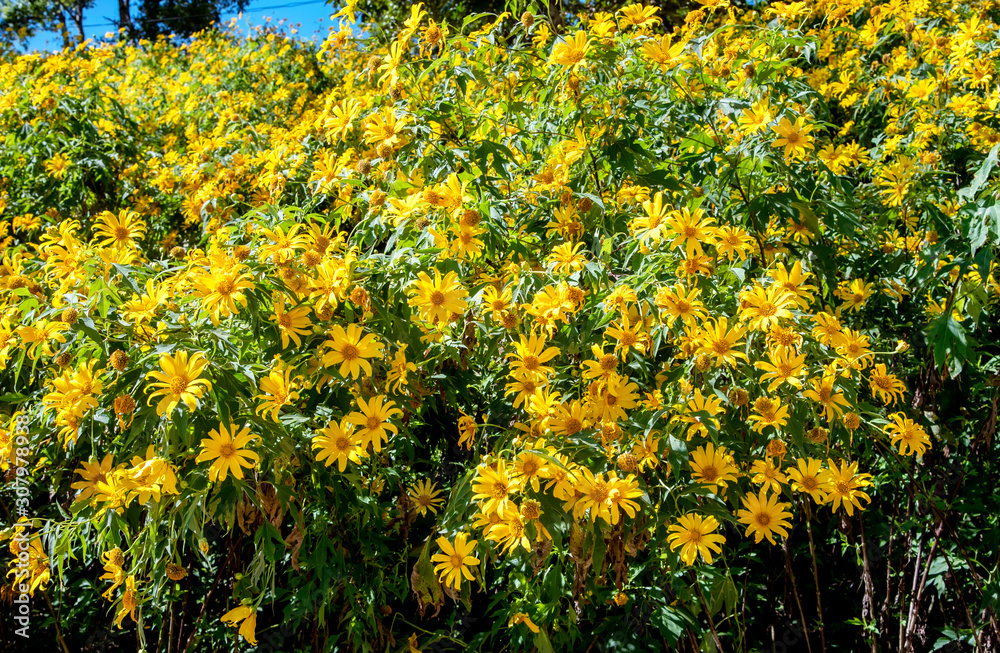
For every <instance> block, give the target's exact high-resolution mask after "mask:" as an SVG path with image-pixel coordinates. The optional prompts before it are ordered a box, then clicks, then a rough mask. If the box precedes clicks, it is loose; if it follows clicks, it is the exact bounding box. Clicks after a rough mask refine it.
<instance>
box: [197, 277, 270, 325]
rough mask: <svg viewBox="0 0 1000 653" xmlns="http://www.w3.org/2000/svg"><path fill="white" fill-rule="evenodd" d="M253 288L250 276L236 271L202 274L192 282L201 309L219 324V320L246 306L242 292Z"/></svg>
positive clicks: (213, 321) (213, 322)
mask: <svg viewBox="0 0 1000 653" xmlns="http://www.w3.org/2000/svg"><path fill="white" fill-rule="evenodd" d="M254 288H255V286H254V284H253V282H252V281H250V275H249V274H246V273H243V274H241V273H240V272H238V271H237V270H216V271H212V272H207V273H205V274H202V275H201V276H199V277H198V278H197V279H195V281H194V291H195V292H194V295H195V296H196V297H198V298H200V299H201V301H202V308H204V309H205V311H207V312H208V314H209V316H210V317H211V318H212V324H216V325H218V324H219V320H220V318H224V317H229V316H230V315H235V314H236V313H239V312H240V306H241V305H242V306H246V303H247V300H246V297H245V296H244V294H243V291H244V290H253V289H254Z"/></svg>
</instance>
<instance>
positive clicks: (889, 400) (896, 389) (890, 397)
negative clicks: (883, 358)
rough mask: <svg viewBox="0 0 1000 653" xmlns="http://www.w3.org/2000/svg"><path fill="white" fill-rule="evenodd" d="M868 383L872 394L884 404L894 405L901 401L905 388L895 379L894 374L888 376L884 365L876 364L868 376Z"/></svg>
mask: <svg viewBox="0 0 1000 653" xmlns="http://www.w3.org/2000/svg"><path fill="white" fill-rule="evenodd" d="M868 382H869V383H870V384H871V389H872V394H873V395H876V396H877V397H878V398H879V399H880V400H881V401H882V403H884V404H894V403H896V402H897V401H902V399H903V393H904V392H906V386H905V385H903V382H902V381H900V380H899V379H897V378H896V375H895V374H889V373H888V372H887V371H886V369H885V365H884V364H882V363H879V364H877V365H876V366H875V367H874V368H873V369H872V371H871V373H870V374H869V375H868Z"/></svg>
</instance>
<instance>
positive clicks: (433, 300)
mask: <svg viewBox="0 0 1000 653" xmlns="http://www.w3.org/2000/svg"><path fill="white" fill-rule="evenodd" d="M407 294H409V295H410V301H409V304H410V306H413V307H415V308H416V309H417V313H418V314H419V315H420V319H422V320H426V321H427V322H430V323H432V324H435V323H438V322H442V323H445V324H447V323H448V322H451V316H452V315H461V314H462V313H464V312H465V309H466V306H467V305H466V303H465V298H466V297H468V296H469V293H468V292H467V291H466V290H465V288H464V287H463V286H462V284H461V283H460V282H459V280H458V275H457V274H455V273H454V272H449V273H447V274H446V275H444V276H443V277H442V276H441V272H440V271H439V270H434V279H433V280H432V279H431V278H430V275H428V274H427V273H426V272H421V273H420V274H418V275H417V280H416V281H414V282H413V283H412V284H410V288H409V289H408V290H407Z"/></svg>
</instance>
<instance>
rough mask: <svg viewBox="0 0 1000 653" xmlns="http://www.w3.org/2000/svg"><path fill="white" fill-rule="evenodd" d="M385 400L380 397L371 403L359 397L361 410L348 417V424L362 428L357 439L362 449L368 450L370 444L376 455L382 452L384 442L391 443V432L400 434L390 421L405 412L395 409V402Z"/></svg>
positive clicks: (374, 398) (371, 400)
mask: <svg viewBox="0 0 1000 653" xmlns="http://www.w3.org/2000/svg"><path fill="white" fill-rule="evenodd" d="M385 399H386V398H385V397H382V396H378V395H376V396H374V397H372V398H371V399H370V400H369V401H365V400H364V397H358V408H359V409H360V410H356V411H354V412H353V413H351V414H350V415H348V416H347V417H346V420H347V422H348V423H350V424H357V425H358V426H360V427H361V428H360V430H358V436H357V437H358V441H359V443H360V445H361V448H362V449H367V448H368V444H369V443H371V445H372V448H373V449H375V453H379V452H380V451H382V442H383V441H385V442H388V441H389V431H392V432H393V433H394V434H395V433H398V432H399V429H398V428H397V427H396V426H395V425H394V424H392V423H391V422H390V421H389V420H391V419H392V418H393V417H394V416H396V415H402V414H403V411H401V410H399V409H398V408H395V406H396V403H395V402H393V401H386V400H385Z"/></svg>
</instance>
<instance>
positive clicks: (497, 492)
mask: <svg viewBox="0 0 1000 653" xmlns="http://www.w3.org/2000/svg"><path fill="white" fill-rule="evenodd" d="M506 496H507V484H506V483H504V482H503V481H496V482H495V483H493V498H494V499H503V498H504V497H506Z"/></svg>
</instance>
